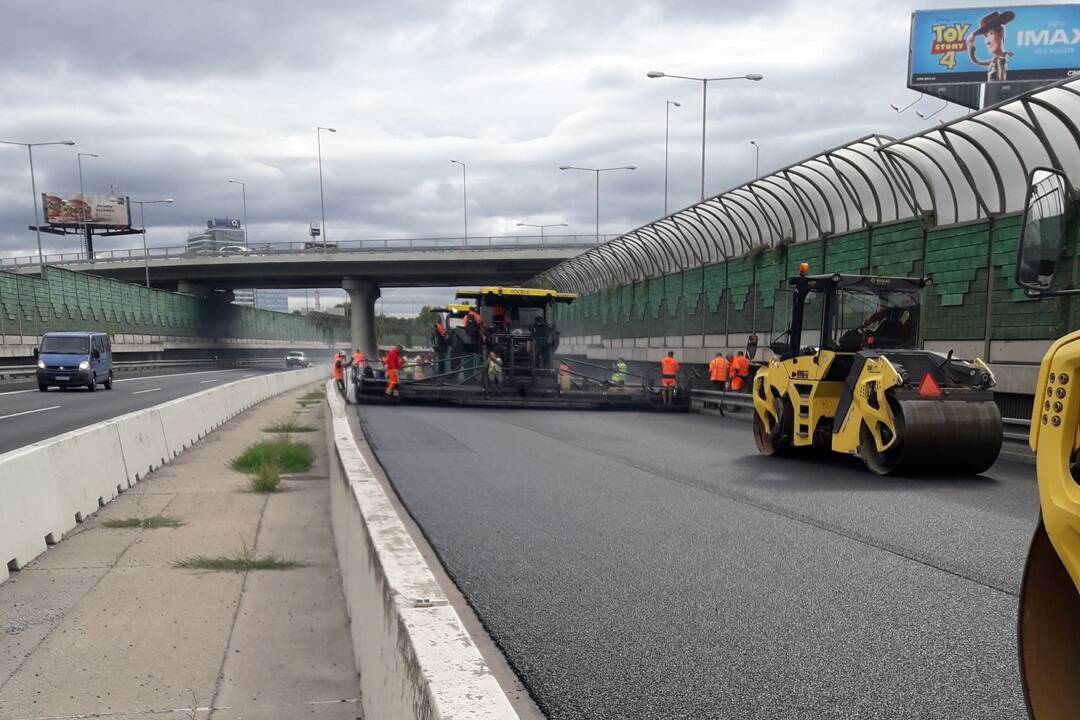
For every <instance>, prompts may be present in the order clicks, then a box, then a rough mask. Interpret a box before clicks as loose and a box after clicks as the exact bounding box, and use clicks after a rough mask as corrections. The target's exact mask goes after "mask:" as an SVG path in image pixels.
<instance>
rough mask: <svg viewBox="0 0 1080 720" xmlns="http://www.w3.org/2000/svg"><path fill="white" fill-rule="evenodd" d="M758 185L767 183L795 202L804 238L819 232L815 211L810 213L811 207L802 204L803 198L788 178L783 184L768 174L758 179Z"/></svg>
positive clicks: (809, 237)
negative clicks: (812, 228)
mask: <svg viewBox="0 0 1080 720" xmlns="http://www.w3.org/2000/svg"><path fill="white" fill-rule="evenodd" d="M758 185H767V186H768V187H769V188H775V189H776V190H777V191H779V192H782V193H784V194H785V195H787V196H788V197H789V198H791V200H792V202H794V203H795V207H796V208H798V210H799V217H801V218H802V224H803V234H804V235H805V239H806V240H809V239H811V238H812V237H813V236H814V233H815V232H816V234H817V235H820V234H821V224H820V223H819V222H818V218H817V216H816V214H815V213H812V212H811V211H810V210H811V208H810V207H809V206H807V205H805V204H804V200H803V199H802V198H800V197H799V196H798V191H799V189H798V188H797V187H795V185H794V183H792V182H791V181H790V180H788V184H787V185H784V184H783V183H781V182H778V181H777V179H776V176H774V175H768V176H766V177H763V178H761V179H760V180H758ZM811 225H813V226H814V232H811V230H810V226H811ZM792 233H794V225H792Z"/></svg>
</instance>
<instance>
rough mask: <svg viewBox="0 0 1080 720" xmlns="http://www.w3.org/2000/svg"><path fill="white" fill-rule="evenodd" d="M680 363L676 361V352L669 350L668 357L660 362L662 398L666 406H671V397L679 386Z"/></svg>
mask: <svg viewBox="0 0 1080 720" xmlns="http://www.w3.org/2000/svg"><path fill="white" fill-rule="evenodd" d="M678 375H679V361H678V360H676V359H675V351H674V350H668V353H667V355H666V356H665V357H664V358H663V359H662V360H661V361H660V397H661V398H662V399H663V401H664V405H670V404H671V397H672V395H674V393H675V387H676V386H677V385H678Z"/></svg>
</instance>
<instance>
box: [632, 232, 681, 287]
mask: <svg viewBox="0 0 1080 720" xmlns="http://www.w3.org/2000/svg"><path fill="white" fill-rule="evenodd" d="M644 230H645V226H644V225H643V226H642V227H640V228H637V229H636V230H633V231H632V232H631V233H627V234H632V235H633V236H634V237H635V238H636V239H637V240H638V242H640V243H641V244H642V247H645V248H648V249H649V250H650V251H653V252H655V253H656V274H657V275H664V274H665V273H667V272H669V270H668V267H669V266H668V264H667V261H668V260H670V261H671V263H672V265H671V266H672V267H675V266H677V265H678V264H679V260H678V258H676V257H675V255H674V253H672V252H671V248H669V247H667V246H666V245H665V244H664V243H663V242H660V241H659V240H657V238H656V237H654V236H650V235H645V236H644V237H642V233H643V231H644Z"/></svg>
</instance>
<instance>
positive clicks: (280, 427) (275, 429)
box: [262, 420, 315, 434]
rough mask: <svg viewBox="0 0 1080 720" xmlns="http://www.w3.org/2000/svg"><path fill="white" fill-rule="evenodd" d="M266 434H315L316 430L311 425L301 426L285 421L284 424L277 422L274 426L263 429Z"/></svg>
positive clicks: (292, 421) (291, 421) (293, 421)
mask: <svg viewBox="0 0 1080 720" xmlns="http://www.w3.org/2000/svg"><path fill="white" fill-rule="evenodd" d="M262 431H263V432H266V433H284V434H289V433H306V432H315V428H313V427H311V426H310V425H301V424H300V423H298V422H296V421H295V420H285V421H283V422H276V423H274V424H273V425H268V426H267V427H264V428H263V429H262Z"/></svg>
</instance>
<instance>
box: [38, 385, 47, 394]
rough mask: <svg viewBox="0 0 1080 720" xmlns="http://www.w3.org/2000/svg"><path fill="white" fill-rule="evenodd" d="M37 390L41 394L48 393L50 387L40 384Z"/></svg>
mask: <svg viewBox="0 0 1080 720" xmlns="http://www.w3.org/2000/svg"><path fill="white" fill-rule="evenodd" d="M37 389H38V390H40V391H41V392H48V390H49V386H48V385H42V384H41V383H38V386H37Z"/></svg>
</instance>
